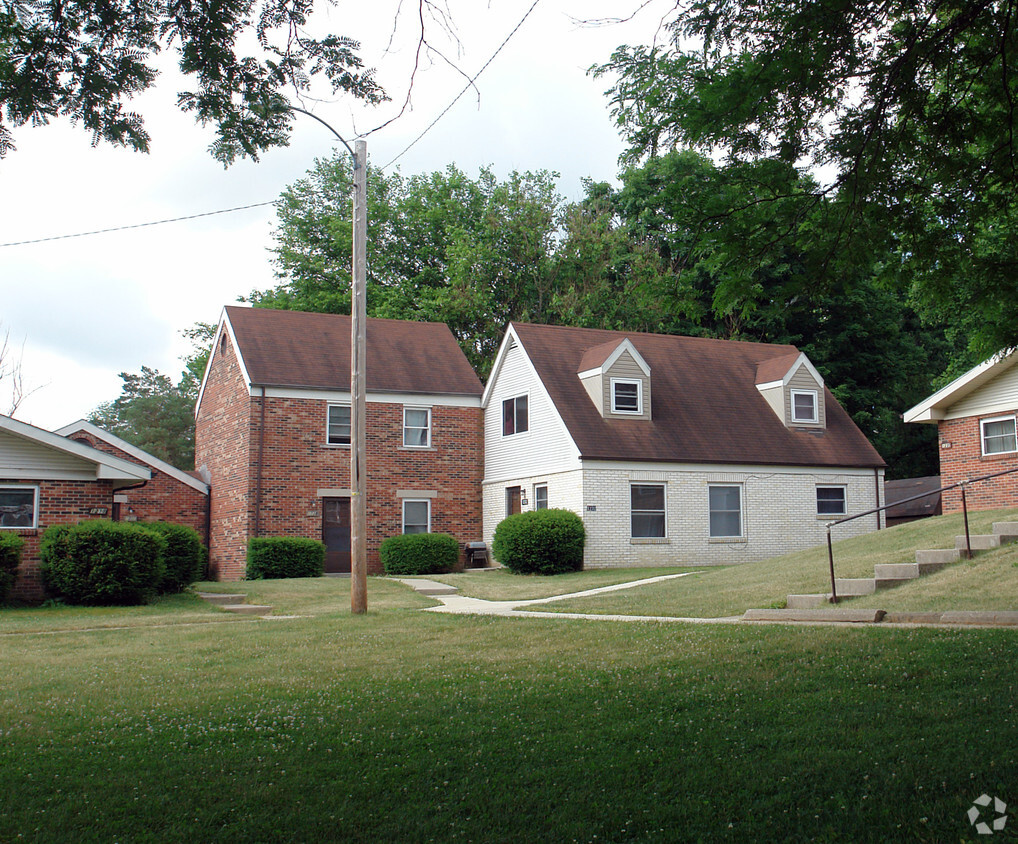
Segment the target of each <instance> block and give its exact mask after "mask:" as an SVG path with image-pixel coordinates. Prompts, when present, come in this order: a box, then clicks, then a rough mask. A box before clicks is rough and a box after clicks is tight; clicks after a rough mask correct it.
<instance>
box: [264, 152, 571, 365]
mask: <svg viewBox="0 0 1018 844" xmlns="http://www.w3.org/2000/svg"><path fill="white" fill-rule="evenodd" d="M350 187H351V178H350V164H349V159H348V158H347V157H346V156H335V157H333V158H332V159H328V160H322V161H319V162H317V164H316V166H315V167H314V168H313V170H312V171H310V172H309V174H308V175H307V177H305V178H304V179H301V180H300V181H298V182H297V183H295V184H294V185H292V186H291V187H290V188H288V189H287V190H286V191H285V192H284V194H283V197H282V200H281V202H280V204H279V209H278V212H277V214H278V219H279V225H278V228H277V231H276V247H275V253H276V268H277V274H278V276H279V279H280V281H279V284H278V285H277V286H276V287H275V288H274V289H272V290H263V291H254V292H253V293H252V294H251V296H250V297H249V298H250V300H251V301H252V302H253V303H254V304H255V305H259V306H263V307H275V308H286V309H293V310H306V311H319V312H326V313H349V312H350V248H351V238H352V225H351V205H350V200H349V197H350ZM560 206H561V198H560V197H559V196H558V194H557V193H556V191H555V186H554V174H551V173H548V172H544V171H541V172H538V173H522V174H521V173H516V172H513V173H511V174H510V175H509V176H508V177H507V178H506V179H505V180H499V179H498V178H497V177H496V176H495V175H494V174H493V173H492V172H491V171H490V170H488V169H482V170H481V171H480V173H479V175H478V177H477V178H476V179H473V178H470V177H469V176H467V175H466V174H464V173H463V172H461V171H460V170H458V169H457V168H456V167H454V166H451V165H450V166H449V167H447V168H446V169H445V170H443V171H438V172H434V173H430V174H425V175H416V176H408V177H404V176H402V175H401V174H400V173H399V172H394V173H392V174H389V175H384V174H382V173H380V172H378V171H376V170H371V169H369V175H368V238H367V252H368V256H367V258H368V260H367V272H368V301H367V307H368V314H369V315H370V316H378V317H390V318H396V319H414V320H434V321H439V322H445V323H447V324H448V325H449V327H450V328H451V329H452V331H453V333H454V334H455V335H456V337H457V339H458V340H459V342H460V344H461V346H462V347H463V349H464V352H465V353H466V355H467V357H468V358H469V359H470V361H471V363H472V364H473V365H474V366H475V368H476V369H477V370H478V371H479V372H480V373H482V375H483V374H486V372H487V369H488V367H490V366H491V362H492V360H493V359H494V354H495V351H496V350H497V347H498V343H499V341H500V338H501V334H502V330H503V328H504V326H505V324H506V322H508V321H509V320H510V319H530V320H538V319H540V318H541V315H542V314H543V313H544V310H545V308H546V307H547V303H548V301H549V299H550V295H551V288H550V285H551V275H550V273H551V267H550V260H551V255H552V252H553V248H554V236H555V232H556V220H557V215H558V213H559V209H560Z"/></svg>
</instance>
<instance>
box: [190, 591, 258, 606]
mask: <svg viewBox="0 0 1018 844" xmlns="http://www.w3.org/2000/svg"><path fill="white" fill-rule="evenodd" d="M198 597H199V598H201V599H203V600H205V601H208V602H209V603H210V604H219V605H222V604H240V603H242V602H243V601H244V599H245V598H247V595H240V594H236V595H234V594H227V593H226V592H199V593H198Z"/></svg>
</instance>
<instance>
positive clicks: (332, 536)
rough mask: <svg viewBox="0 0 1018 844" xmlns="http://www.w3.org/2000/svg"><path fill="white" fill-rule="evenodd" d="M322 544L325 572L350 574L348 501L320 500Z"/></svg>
mask: <svg viewBox="0 0 1018 844" xmlns="http://www.w3.org/2000/svg"><path fill="white" fill-rule="evenodd" d="M322 542H324V543H325V571H326V573H328V574H337V573H341V572H342V573H347V574H348V573H349V572H350V499H349V498H323V499H322Z"/></svg>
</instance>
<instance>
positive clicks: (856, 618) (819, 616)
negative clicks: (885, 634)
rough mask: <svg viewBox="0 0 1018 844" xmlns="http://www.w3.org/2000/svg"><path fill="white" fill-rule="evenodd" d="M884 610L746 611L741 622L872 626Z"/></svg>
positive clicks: (883, 613)
mask: <svg viewBox="0 0 1018 844" xmlns="http://www.w3.org/2000/svg"><path fill="white" fill-rule="evenodd" d="M884 615H885V612H884V610H861V609H842V608H839V607H831V608H830V609H815V610H809V609H802V610H795V609H784V610H746V613H745V614H744V615H743V616H742V620H743V621H828V622H831V621H838V622H842V623H845V622H850V623H853V624H873V623H875V622H878V621H880V620H881V619H883V617H884Z"/></svg>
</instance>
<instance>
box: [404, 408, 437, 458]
mask: <svg viewBox="0 0 1018 844" xmlns="http://www.w3.org/2000/svg"><path fill="white" fill-rule="evenodd" d="M403 445H404V446H406V447H407V448H427V447H428V446H430V445H431V411H430V410H429V409H427V408H414V407H404V408H403Z"/></svg>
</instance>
